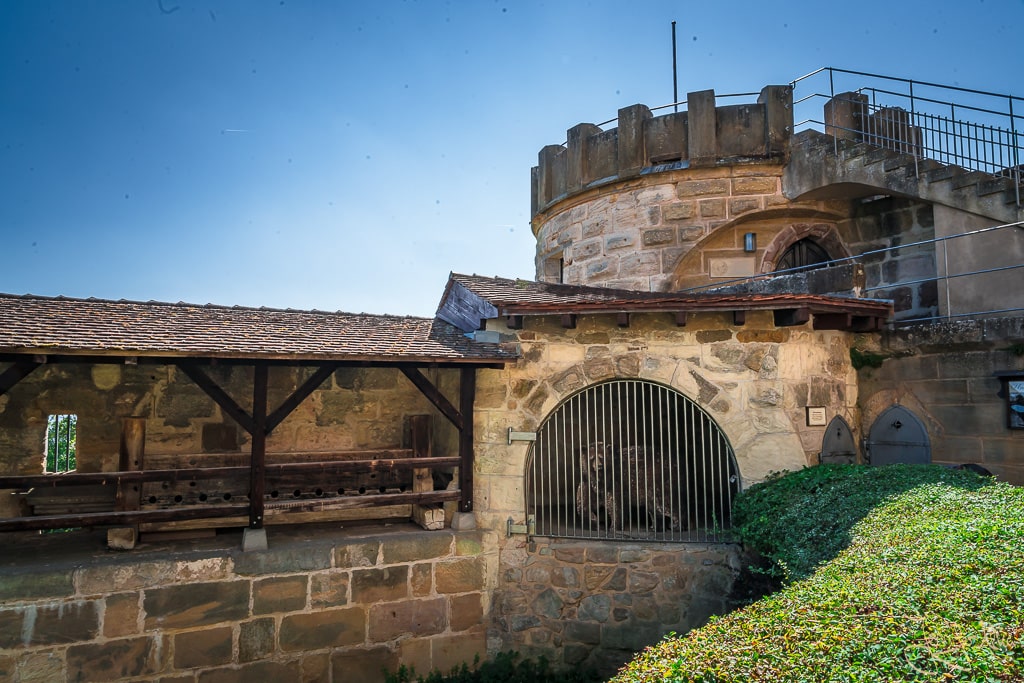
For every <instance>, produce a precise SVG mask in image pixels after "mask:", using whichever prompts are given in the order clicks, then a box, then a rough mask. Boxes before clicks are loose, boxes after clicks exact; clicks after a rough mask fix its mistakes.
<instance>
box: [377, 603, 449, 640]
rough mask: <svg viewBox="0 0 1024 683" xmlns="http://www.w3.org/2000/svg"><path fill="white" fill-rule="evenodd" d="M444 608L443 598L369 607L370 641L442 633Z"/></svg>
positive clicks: (444, 620)
mask: <svg viewBox="0 0 1024 683" xmlns="http://www.w3.org/2000/svg"><path fill="white" fill-rule="evenodd" d="M447 608H448V604H447V600H445V599H444V598H431V599H429V600H406V601H404V602H392V603H387V604H380V605H374V606H373V607H371V608H370V633H369V635H370V640H371V641H372V642H375V643H384V642H387V641H390V640H394V639H395V638H398V637H399V636H402V635H411V636H429V635H434V634H437V633H441V632H443V631H444V630H445V629H446V628H447V626H448V609H447Z"/></svg>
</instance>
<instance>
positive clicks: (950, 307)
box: [681, 221, 1024, 325]
mask: <svg viewBox="0 0 1024 683" xmlns="http://www.w3.org/2000/svg"><path fill="white" fill-rule="evenodd" d="M1012 228H1017V229H1021V228H1024V221H1016V222H1013V223H1003V224H1001V225H993V226H990V227H987V228H979V229H977V230H969V231H965V232H962V233H957V234H954V235H945V236H942V237H934V238H930V239H925V240H919V241H916V242H907V243H905V244H900V245H897V246H891V247H883V248H879V249H870V250H868V251H864V252H862V253H860V254H856V255H854V256H847V257H843V258H837V259H832V260H830V261H828V262H827V263H825V264H823V265H815V266H799V267H796V268H788V269H785V270H777V271H773V272H771V273H764V274H761V275H754V276H750V277H743V278H734V279H730V280H721V281H719V282H715V283H708V284H704V285H699V286H696V287H690V288H687V289H684V290H681V293H687V292H705V293H707V292H714V291H717V290H722V289H727V290H729V291H732V292H735V291H736V290H737V289H741V288H743V287H745V286H746V285H753V284H754V283H758V286H759V288H761V289H763V287H764V284H765V283H770V282H771V281H772V280H776V279H779V278H785V277H787V276H792V275H798V274H801V273H807V272H809V271H811V270H812V269H814V268H817V267H827V268H831V267H838V266H847V265H850V264H860V265H864V264H868V263H875V262H878V261H880V260H884V259H885V257H886V256H887V255H889V254H896V253H902V254H905V253H907V252H910V251H911V250H914V249H922V248H928V247H933V248H934V253H935V260H936V274H935V275H934V276H929V277H922V278H914V279H909V280H899V281H895V282H870V281H869V282H867V283H866V284H865V286H864V287H862V288H861V289H860V293H861V294H867V295H871V293H875V297H874V298H887V297H885V296H878V293H883V294H884V293H888V292H892V291H893V290H895V289H898V288H901V287H910V286H914V285H921V284H924V283H927V282H936V283H943V284H945V288H944V291H943V292H941V295H942V299H943V303H944V309H945V312H941V313H940V312H938V311H937V312H936V314H935V315H929V316H916V317H904V318H897V319H896V320H894V321H893V324H894V325H908V324H914V323H923V322H934V321H939V320H951V319H957V318H977V317H982V316H999V315H1008V314H1022V313H1024V291H1022V290H1021V289H1020V287H1019V286H1007V287H1005V288H1002V287H1001V288H1000V290H1001V291H999V292H994V291H993V290H992V289H991V288H989V287H984V286H981V287H976V288H974V290H975V292H976V295H977V298H978V299H980V300H983V301H985V300H990V299H991V298H992V296H993V295H994V294H996V293H1000V294H1003V293H1007V292H1008V293H1009V294H1008V296H1010V297H1011V298H1014V300H1015V301H1016V302H1017V303H1016V304H1014V305H1010V306H1000V307H998V308H973V307H970V308H969V309H967V310H954V309H955V308H957V307H956V306H954V301H953V298H954V294H953V288H952V287H951V285H950V284H949V283H950V281H955V282H961V281H962V279H963V278H971V277H982V276H986V275H993V274H997V273H1012V272H1013V271H1018V270H1024V262H1016V263H1012V262H1011V263H1008V264H1006V265H993V266H991V267H987V268H976V269H972V270H957V271H956V272H951V268H954V269H955V266H956V259H957V258H958V255H959V254H961V253H970V252H971V251H972V249H971V248H969V247H961V248H960V249H957V248H956V245H955V243H954V240H968V239H974V240H975V241H976V242H977V240H978V239H979V238H981V237H982V236H984V235H989V234H992V233H996V232H998V231H1002V230H1009V229H1012ZM951 244H953V245H954V247H953V248H950V245H951ZM1001 253H1003V254H1004V255H1005V256H1006V258H1007V259H1009V260H1011V261H1012V260H1013V258H1014V257H1013V255H1012V252H1009V251H1006V250H1005V249H1004V250H1002V251H1001ZM951 254H952V257H951ZM940 262H941V264H942V269H941V273H940V272H939V268H938V264H939V263H940ZM1019 281H1020V280H1019V278H1018V279H1014V280H1012V281H1011V282H1012V283H1013V285H1016V283H1018V282H1019ZM1008 284H1009V283H1008ZM969 290H971V287H970V286H969V285H968V286H963V287H960V288H958V292H957V296H959V297H961V298H962V297H964V293H965V292H969ZM811 293H812V294H824V293H825V292H811Z"/></svg>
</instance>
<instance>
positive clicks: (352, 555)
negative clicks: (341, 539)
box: [334, 541, 380, 569]
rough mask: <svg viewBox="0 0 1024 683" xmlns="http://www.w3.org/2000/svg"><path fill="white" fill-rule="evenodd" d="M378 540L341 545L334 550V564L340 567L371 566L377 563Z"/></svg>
mask: <svg viewBox="0 0 1024 683" xmlns="http://www.w3.org/2000/svg"><path fill="white" fill-rule="evenodd" d="M379 552H380V542H379V541H366V542H359V543H353V544H351V545H345V546H341V547H338V548H336V549H335V551H334V564H335V566H336V567H339V568H341V569H347V568H350V567H372V566H374V565H376V564H377V557H378V553H379Z"/></svg>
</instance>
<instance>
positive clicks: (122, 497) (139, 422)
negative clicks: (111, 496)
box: [107, 417, 146, 550]
mask: <svg viewBox="0 0 1024 683" xmlns="http://www.w3.org/2000/svg"><path fill="white" fill-rule="evenodd" d="M145 457H146V418H144V417H126V418H124V419H123V420H122V421H121V446H120V453H119V457H118V463H117V469H118V471H120V472H140V471H142V470H144V469H145V464H146V463H145ZM141 508H142V482H141V481H137V482H134V483H130V484H125V483H121V482H120V481H118V482H117V499H116V509H117V511H118V512H129V511H134V510H139V509H141ZM138 539H139V526H138V525H137V524H136V525H133V526H127V527H118V528H115V529H108V530H107V546H109V547H110V548H114V549H117V550H131V549H132V548H134V547H135V544H136V542H137V541H138Z"/></svg>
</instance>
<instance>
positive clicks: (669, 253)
mask: <svg viewBox="0 0 1024 683" xmlns="http://www.w3.org/2000/svg"><path fill="white" fill-rule="evenodd" d="M781 174H782V165H781V163H746V164H734V165H729V166H720V167H709V168H694V169H686V170H676V171H665V172H659V173H652V174H650V175H645V176H642V177H640V178H637V179H633V180H628V181H621V182H618V183H615V184H612V185H607V186H604V187H602V188H598V189H594V190H591V191H590V192H586V193H583V194H580V195H577V196H575V197H573V198H572V199H571V200H566V201H564V202H560V203H558V204H557V205H555V206H554V207H552V208H551V209H550V210H549V211H547V212H545V213H542V214H538V215H537V216H535V217H534V223H533V229H534V232H535V234H536V235H537V257H536V266H537V277H538V279H539V280H543V281H548V282H552V281H557V279H558V275H559V269H558V268H556V267H553V266H552V264H553V263H555V262H557V261H558V260H559V259H560V260H561V261H562V264H563V269H562V270H563V281H564V282H565V283H567V284H581V285H595V286H602V287H615V288H621V289H634V290H640V291H673V290H676V289H679V288H681V287H684V286H692V285H695V284H705V283H707V282H709V281H711V282H713V281H714V278H718V279H721V280H725V279H731V278H736V277H746V276H751V275H754V274H756V273H759V272H760V271H761V264H762V261H763V258H764V255H765V248H766V247H768V245H770V244H772V241H773V240H774V239H775V237H776V236H777V235H778V234H779V233H781V232H782V231H783V230H784V229H785V228H786V227H788V226H790V225H791V224H793V223H794V221H795V222H800V223H802V222H806V221H807V220H808V218H815V217H817V218H824V219H826V220H832V221H834V220H836V219H838V218H840V217H843V216H845V213H844V212H843V211H844V210H845V205H843V206H842V207H840V206H838V205H833V204H830V203H826V202H801V203H796V202H791V201H790V200H788V199H786V198H785V197H784V196H782V192H781V188H780V178H781ZM746 232H754V233H755V234H756V235H757V238H756V239H757V244H758V249H757V251H755V252H754V253H745V252H744V251H743V236H744V233H746ZM794 239H795V238H794ZM786 246H788V244H787V245H786Z"/></svg>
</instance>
